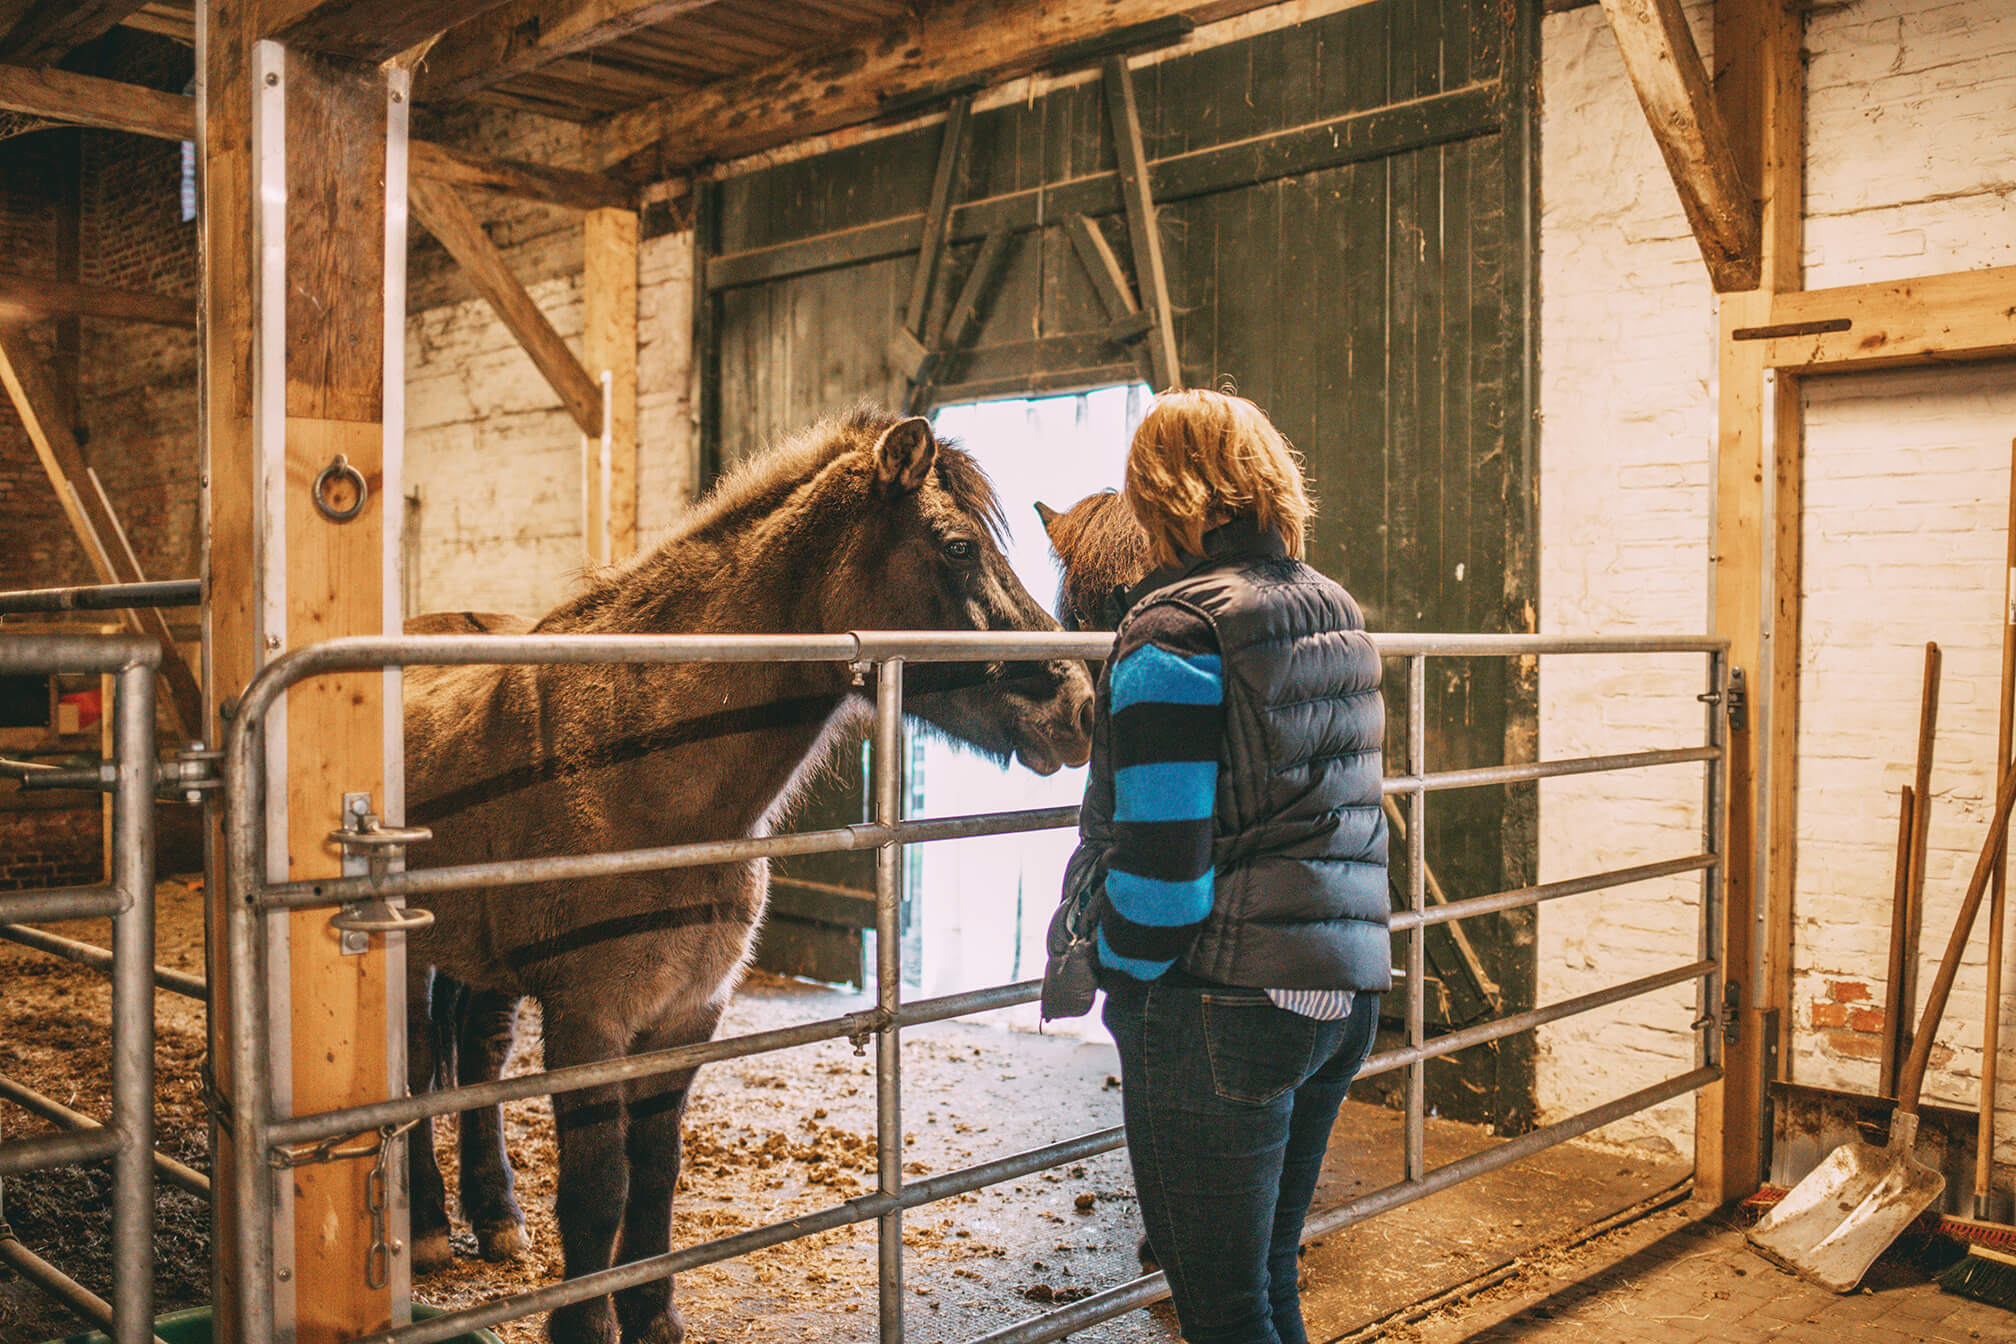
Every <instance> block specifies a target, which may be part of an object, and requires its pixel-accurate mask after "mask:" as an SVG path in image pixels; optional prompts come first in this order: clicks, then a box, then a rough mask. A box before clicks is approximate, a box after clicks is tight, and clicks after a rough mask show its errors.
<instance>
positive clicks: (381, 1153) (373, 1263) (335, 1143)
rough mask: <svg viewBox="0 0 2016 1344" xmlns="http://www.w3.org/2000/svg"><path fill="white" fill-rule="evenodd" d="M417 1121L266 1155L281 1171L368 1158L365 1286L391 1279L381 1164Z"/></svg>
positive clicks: (394, 1246)
mask: <svg viewBox="0 0 2016 1344" xmlns="http://www.w3.org/2000/svg"><path fill="white" fill-rule="evenodd" d="M419 1123H420V1122H419V1121H418V1120H408V1121H407V1122H406V1123H405V1124H403V1125H380V1126H379V1127H378V1128H377V1129H376V1130H375V1131H373V1130H365V1131H362V1132H360V1133H356V1134H337V1135H335V1136H333V1137H331V1138H327V1139H324V1140H322V1142H320V1143H317V1144H314V1145H312V1146H310V1147H308V1148H305V1149H300V1150H287V1149H280V1148H275V1149H273V1150H272V1151H271V1152H269V1153H268V1154H267V1155H266V1161H267V1163H268V1164H269V1165H271V1166H272V1167H274V1168H276V1169H278V1170H281V1171H286V1170H290V1169H292V1168H294V1167H306V1166H312V1165H314V1164H315V1163H318V1162H335V1161H340V1160H344V1159H348V1158H353V1157H368V1158H370V1159H372V1161H371V1170H370V1171H369V1172H367V1173H366V1174H365V1176H364V1211H365V1213H366V1214H367V1215H369V1217H370V1219H371V1245H370V1246H369V1247H367V1248H366V1249H365V1252H364V1286H365V1287H367V1288H372V1289H377V1288H383V1287H385V1286H386V1285H387V1284H389V1283H390V1282H392V1254H393V1252H395V1251H397V1250H398V1249H399V1245H398V1243H397V1242H395V1241H393V1240H392V1222H391V1217H390V1210H391V1202H392V1201H391V1197H390V1194H389V1191H390V1188H391V1187H390V1185H389V1183H388V1182H387V1180H386V1172H385V1163H386V1159H387V1158H388V1157H390V1155H391V1152H392V1141H393V1140H394V1139H396V1138H398V1137H399V1136H400V1135H402V1134H404V1133H405V1132H406V1131H407V1130H409V1129H412V1128H413V1127H414V1126H415V1125H417V1124H419ZM366 1134H368V1135H370V1137H371V1142H370V1144H369V1145H368V1146H366V1147H360V1148H345V1147H343V1145H344V1144H346V1143H349V1142H351V1141H352V1140H354V1139H361V1138H363V1137H365V1135H366Z"/></svg>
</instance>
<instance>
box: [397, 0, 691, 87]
mask: <svg viewBox="0 0 2016 1344" xmlns="http://www.w3.org/2000/svg"><path fill="white" fill-rule="evenodd" d="M713 3H716V0H575V2H574V3H571V4H565V5H556V4H554V3H553V0H510V3H508V4H505V5H502V6H500V7H498V8H496V9H493V10H491V11H490V12H489V13H488V14H485V15H483V16H482V17H480V18H477V19H472V20H471V21H469V22H468V23H465V24H462V25H461V26H460V27H458V28H456V29H455V30H454V31H453V32H450V33H449V34H448V35H447V36H445V37H443V38H442V39H441V41H440V42H439V43H437V44H436V45H435V47H434V49H433V50H432V51H430V52H428V53H427V60H426V63H425V64H423V65H422V66H421V67H420V69H419V70H418V71H417V72H416V77H415V80H414V89H413V94H414V97H415V98H417V99H418V100H419V101H421V102H423V103H424V102H448V101H452V100H454V99H457V98H466V97H468V96H469V95H470V94H472V93H474V92H476V91H477V90H478V89H484V88H488V87H490V86H491V85H493V84H501V83H503V82H504V81H505V80H507V79H515V78H517V77H518V76H519V75H524V74H529V73H530V72H532V71H534V70H539V69H542V68H544V67H545V66H548V65H551V64H553V63H554V62H555V61H558V60H560V59H562V58H563V57H567V56H571V55H573V54H575V53H576V52H582V51H588V50H591V49H593V48H595V47H599V46H602V45H604V44H606V43H609V42H613V41H615V40H616V39H617V38H619V37H624V36H627V35H628V34H631V33H634V32H637V31H638V30H639V29H642V28H648V27H651V26H652V25H653V24H659V23H663V22H665V21H666V20H667V19H671V18H676V17H678V16H679V15H681V14H687V13H690V12H692V11H694V10H697V9H704V8H706V7H707V6H708V5H710V4H713Z"/></svg>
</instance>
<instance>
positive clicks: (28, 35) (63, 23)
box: [0, 0, 146, 65]
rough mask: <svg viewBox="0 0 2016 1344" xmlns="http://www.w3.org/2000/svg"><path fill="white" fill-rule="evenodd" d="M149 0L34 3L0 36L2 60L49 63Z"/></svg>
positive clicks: (116, 24) (124, 17) (85, 0)
mask: <svg viewBox="0 0 2016 1344" xmlns="http://www.w3.org/2000/svg"><path fill="white" fill-rule="evenodd" d="M145 3H146V0H70V3H68V4H49V3H45V4H40V5H35V6H33V7H31V8H30V9H29V11H28V12H27V13H26V14H24V15H23V16H22V17H21V19H20V20H19V21H18V22H16V23H15V24H14V25H13V26H12V27H11V28H9V29H8V30H7V34H6V36H4V37H0V60H5V61H13V62H15V63H17V64H20V65H49V64H51V63H52V62H55V61H58V60H61V59H62V58H63V57H64V56H66V55H68V54H69V53H70V52H72V51H74V50H76V49H77V48H78V47H81V46H83V45H84V44H85V43H86V42H90V41H93V40H94V39H96V38H100V37H103V36H104V35H105V34H107V33H109V32H111V31H112V30H113V29H114V28H116V27H118V26H119V25H120V24H121V23H124V22H125V21H126V19H127V18H128V17H130V16H131V15H132V14H133V13H134V11H136V10H138V9H139V8H140V7H141V6H142V5H143V4H145Z"/></svg>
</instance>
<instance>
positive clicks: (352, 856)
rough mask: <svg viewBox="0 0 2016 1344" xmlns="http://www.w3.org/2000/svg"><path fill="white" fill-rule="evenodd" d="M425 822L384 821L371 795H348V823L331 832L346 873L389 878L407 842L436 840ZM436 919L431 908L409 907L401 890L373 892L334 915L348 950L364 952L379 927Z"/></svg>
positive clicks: (417, 926)
mask: <svg viewBox="0 0 2016 1344" xmlns="http://www.w3.org/2000/svg"><path fill="white" fill-rule="evenodd" d="M433 838H434V832H432V831H430V830H428V829H427V828H426V827H425V826H384V825H381V824H379V821H378V814H377V813H375V812H373V811H372V810H371V795H370V794H368V793H346V794H344V795H343V829H342V830H340V831H331V832H329V843H331V844H333V845H335V846H336V847H338V848H339V849H341V850H342V851H343V876H345V877H368V878H370V879H371V881H372V882H373V883H374V884H375V883H378V882H382V881H384V880H385V877H386V875H387V874H388V873H390V872H392V871H393V865H394V864H395V863H398V862H400V861H401V860H403V859H404V858H405V855H406V846H408V845H417V844H419V843H420V842H421V841H423V840H432V839H433ZM433 922H434V915H433V912H432V911H428V910H408V909H406V908H405V905H404V903H403V901H401V899H400V898H399V897H397V896H372V897H369V898H367V899H365V900H361V901H351V902H349V903H348V904H346V905H345V906H344V907H343V908H342V909H340V910H338V911H337V912H336V913H335V914H333V915H331V916H330V917H329V926H330V927H331V928H333V929H335V930H336V931H337V933H338V935H339V936H340V938H341V940H342V946H343V955H344V956H346V957H354V956H361V955H362V954H363V953H365V952H366V951H368V950H369V949H370V947H371V935H372V934H374V933H417V932H419V931H420V930H421V929H424V928H426V927H427V926H428V925H430V924H432V923H433Z"/></svg>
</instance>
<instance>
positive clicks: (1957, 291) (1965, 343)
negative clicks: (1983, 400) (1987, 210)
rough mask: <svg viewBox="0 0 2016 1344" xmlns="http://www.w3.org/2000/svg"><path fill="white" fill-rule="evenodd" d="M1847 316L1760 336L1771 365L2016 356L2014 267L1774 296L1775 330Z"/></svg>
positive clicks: (1812, 367) (1849, 365)
mask: <svg viewBox="0 0 2016 1344" xmlns="http://www.w3.org/2000/svg"><path fill="white" fill-rule="evenodd" d="M1832 319H1846V320H1847V322H1848V323H1849V325H1848V326H1847V327H1846V328H1844V329H1841V330H1838V331H1821V332H1814V333H1812V334H1809V335H1788V336H1779V337H1777V338H1776V339H1766V340H1762V341H1760V342H1758V344H1760V345H1761V346H1762V347H1763V359H1764V362H1765V363H1766V364H1768V365H1769V366H1771V367H1772V368H1778V369H1786V370H1791V371H1796V372H1801V373H1850V372H1854V371H1856V370H1860V369H1884V368H1896V367H1901V366H1907V365H1913V364H1946V363H1958V362H1962V361H1966V360H1978V359H2003V358H2007V357H2009V356H2011V355H2016V266H1996V267H1989V268H1985V269H1982V270H1978V271H1956V272H1951V273H1948V274H1945V275H1925V276H1919V277H1916V278H1915V279H1910V280H1884V281H1878V282H1876V283H1874V284H1867V285H1843V286H1841V287H1839V288H1836V289H1810V290H1804V291H1801V292H1797V293H1787V294H1779V295H1777V296H1775V297H1774V299H1773V301H1772V304H1771V310H1770V313H1769V314H1768V320H1767V321H1766V322H1765V323H1760V324H1759V325H1760V326H1761V327H1763V329H1764V330H1766V331H1769V330H1770V329H1771V328H1772V327H1781V326H1786V325H1797V326H1808V325H1811V324H1818V323H1824V322H1828V321H1829V320H1832Z"/></svg>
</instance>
